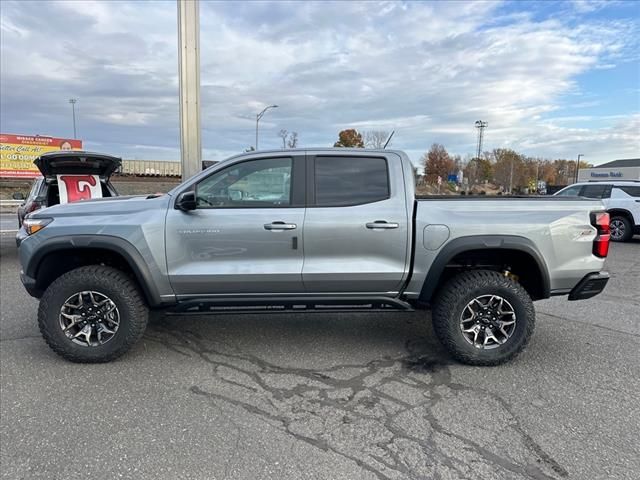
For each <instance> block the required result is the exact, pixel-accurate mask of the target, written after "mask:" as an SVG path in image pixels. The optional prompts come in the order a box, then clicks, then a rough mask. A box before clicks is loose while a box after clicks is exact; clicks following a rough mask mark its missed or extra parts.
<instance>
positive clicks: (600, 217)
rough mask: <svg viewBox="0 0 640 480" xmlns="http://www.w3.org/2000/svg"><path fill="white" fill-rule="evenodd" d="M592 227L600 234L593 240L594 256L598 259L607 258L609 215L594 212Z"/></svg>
mask: <svg viewBox="0 0 640 480" xmlns="http://www.w3.org/2000/svg"><path fill="white" fill-rule="evenodd" d="M591 225H593V226H594V227H596V230H597V231H598V234H597V235H596V238H594V240H593V254H594V255H595V256H596V257H600V258H605V257H606V256H607V254H608V253H609V241H610V240H611V235H610V230H609V214H608V213H606V212H592V213H591Z"/></svg>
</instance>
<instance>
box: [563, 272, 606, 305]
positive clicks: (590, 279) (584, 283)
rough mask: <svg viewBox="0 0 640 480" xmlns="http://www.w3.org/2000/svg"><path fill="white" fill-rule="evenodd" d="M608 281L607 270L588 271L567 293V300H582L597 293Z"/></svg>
mask: <svg viewBox="0 0 640 480" xmlns="http://www.w3.org/2000/svg"><path fill="white" fill-rule="evenodd" d="M608 281H609V273H608V272H595V273H589V274H587V275H585V276H584V278H583V279H582V280H580V281H579V282H578V284H577V285H576V286H575V287H573V290H571V293H569V300H584V299H586V298H591V297H595V296H596V295H598V294H599V293H600V292H602V290H604V287H605V286H606V285H607V282H608Z"/></svg>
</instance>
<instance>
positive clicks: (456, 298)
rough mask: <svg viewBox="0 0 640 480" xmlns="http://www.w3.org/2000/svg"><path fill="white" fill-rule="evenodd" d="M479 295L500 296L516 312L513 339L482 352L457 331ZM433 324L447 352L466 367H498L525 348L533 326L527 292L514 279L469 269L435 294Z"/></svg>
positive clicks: (533, 311)
mask: <svg viewBox="0 0 640 480" xmlns="http://www.w3.org/2000/svg"><path fill="white" fill-rule="evenodd" d="M481 295H499V296H501V297H503V298H504V299H505V300H507V301H508V302H509V303H510V304H511V305H512V306H513V308H514V310H515V313H516V326H515V330H514V332H513V334H512V336H511V337H510V338H509V339H508V340H507V341H506V342H505V343H504V344H503V345H500V346H499V347H497V348H494V349H490V350H483V349H479V348H476V347H474V346H473V345H471V344H470V343H469V342H468V341H467V340H466V339H465V337H464V335H463V333H462V330H461V329H460V317H461V315H462V311H463V309H464V308H465V306H466V305H467V304H468V303H469V302H470V301H471V300H473V299H474V298H477V297H479V296H481ZM432 321H433V328H434V331H435V333H436V335H437V337H438V339H439V340H440V342H441V343H442V345H443V346H444V347H445V348H446V349H447V350H448V351H449V353H450V354H451V355H452V356H453V357H454V358H455V359H457V360H458V361H460V362H462V363H465V364H468V365H500V364H502V363H505V362H508V361H509V360H511V359H512V358H514V357H515V356H516V355H518V354H519V353H520V352H521V351H522V350H523V349H524V348H525V346H526V345H527V343H528V342H529V339H530V337H531V334H532V333H533V330H534V326H535V310H534V308H533V302H532V301H531V297H530V296H529V294H528V293H527V291H526V290H525V289H524V288H523V287H522V286H521V285H520V284H519V283H518V282H516V281H515V280H513V279H511V278H509V277H507V276H505V275H502V274H500V273H498V272H495V271H491V270H470V271H467V272H463V273H460V274H458V275H456V276H455V277H453V278H451V279H450V280H449V281H448V282H447V283H446V284H445V285H444V286H443V287H442V288H441V289H440V290H439V292H438V293H437V296H436V299H435V302H434V305H433V311H432Z"/></svg>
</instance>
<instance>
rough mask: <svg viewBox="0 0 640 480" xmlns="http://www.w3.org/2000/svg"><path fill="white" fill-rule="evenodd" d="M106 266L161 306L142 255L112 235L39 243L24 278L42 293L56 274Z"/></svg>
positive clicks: (75, 237)
mask: <svg viewBox="0 0 640 480" xmlns="http://www.w3.org/2000/svg"><path fill="white" fill-rule="evenodd" d="M101 263H105V264H109V265H111V266H115V267H116V268H118V269H120V270H123V271H125V272H127V273H130V274H131V275H132V276H133V278H135V280H136V281H137V283H138V285H139V286H140V289H141V290H142V292H143V294H144V297H145V300H146V301H147V304H148V305H149V306H151V307H153V306H159V305H161V304H162V300H161V296H160V293H159V292H158V289H157V288H156V286H155V284H154V282H153V277H152V274H151V272H150V270H149V267H148V265H147V262H145V260H144V258H143V256H142V254H141V253H140V252H139V251H138V250H137V249H136V248H135V247H134V246H133V245H132V244H131V243H129V242H128V241H126V240H124V239H122V238H119V237H113V236H104V235H100V236H94V235H76V236H65V237H58V238H55V239H53V240H50V241H48V242H46V243H43V244H42V245H41V246H39V247H38V249H37V250H36V252H35V253H34V255H33V256H32V257H31V259H30V260H29V263H28V265H27V268H26V269H25V273H26V275H28V276H29V277H31V278H34V279H35V280H36V285H35V287H36V290H37V291H39V292H43V291H44V290H46V288H47V287H48V286H49V285H50V284H51V283H52V282H53V281H54V280H55V279H56V278H58V277H59V276H60V275H63V274H64V273H66V272H68V271H70V270H73V269H74V268H77V267H80V266H84V265H94V264H101Z"/></svg>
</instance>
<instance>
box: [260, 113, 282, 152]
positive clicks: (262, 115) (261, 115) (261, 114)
mask: <svg viewBox="0 0 640 480" xmlns="http://www.w3.org/2000/svg"><path fill="white" fill-rule="evenodd" d="M270 108H278V105H269V106H268V107H265V109H264V110H262V111H261V112H260V113H259V114H257V115H256V151H257V150H258V124H259V123H260V119H261V118H262V117H264V114H265V113H266V112H267V110H269V109H270Z"/></svg>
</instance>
